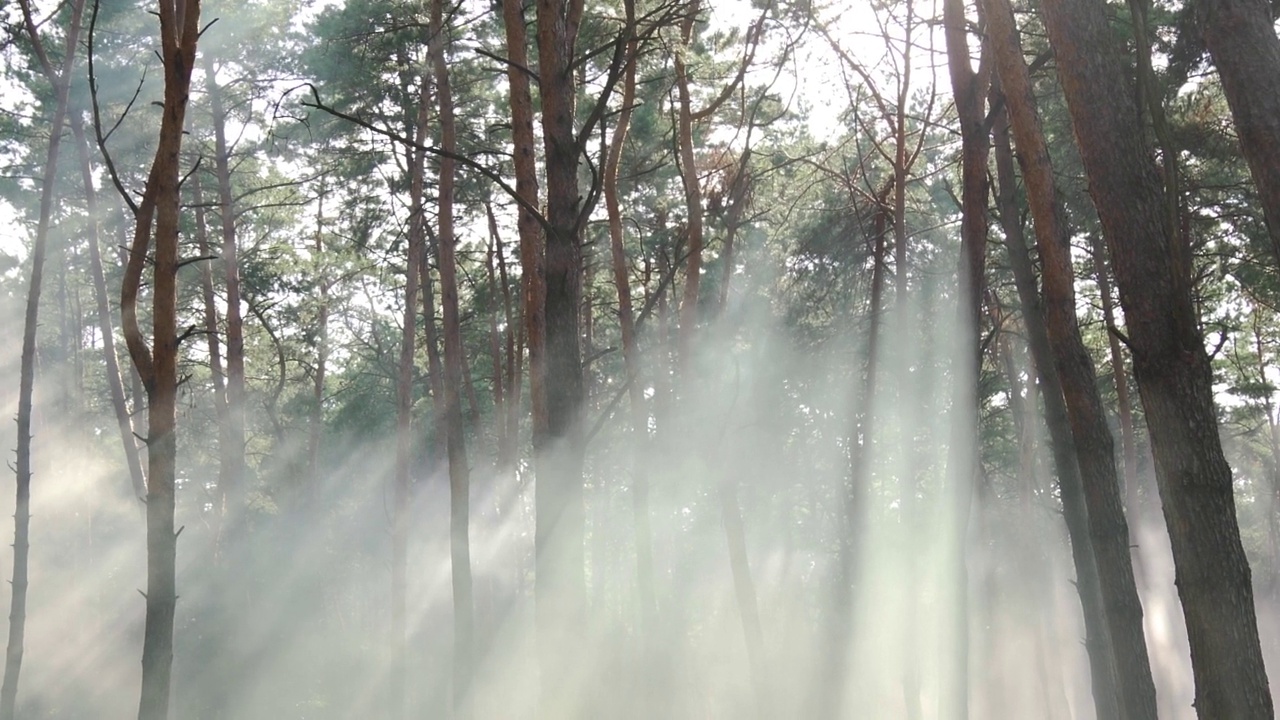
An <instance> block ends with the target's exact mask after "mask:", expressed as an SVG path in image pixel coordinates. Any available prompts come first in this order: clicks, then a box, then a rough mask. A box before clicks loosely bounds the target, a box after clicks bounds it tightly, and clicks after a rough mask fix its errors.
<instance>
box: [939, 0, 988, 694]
mask: <svg viewBox="0 0 1280 720" xmlns="http://www.w3.org/2000/svg"><path fill="white" fill-rule="evenodd" d="M942 12H943V26H944V30H945V37H946V44H947V67H948V70H949V73H950V75H951V88H952V93H953V95H954V97H955V105H956V117H957V120H958V121H959V123H960V143H961V161H960V173H961V195H960V206H961V211H962V218H961V221H960V272H959V280H960V283H959V286H960V303H961V306H960V321H961V324H960V327H961V330H960V332H961V334H962V337H964V342H963V344H962V345H960V346H958V347H959V354H958V356H957V357H958V360H959V362H958V364H957V365H956V367H957V369H958V370H963V371H964V372H966V373H968V376H967V377H966V376H965V375H961V374H959V372H958V373H957V378H956V392H955V401H954V403H953V406H952V410H951V412H952V414H953V419H952V423H953V425H952V427H953V430H952V433H951V434H952V438H951V447H950V449H949V451H948V457H947V482H948V483H949V485H950V489H949V490H948V491H947V492H946V493H944V495H943V500H942V502H944V503H945V504H946V506H947V507H946V508H944V510H943V513H944V517H945V518H948V520H947V523H948V524H949V525H950V527H948V528H946V530H945V532H946V533H947V544H948V547H949V552H950V556H949V557H944V558H943V561H942V562H943V566H944V572H945V573H947V574H948V575H949V576H950V577H948V578H947V581H946V583H945V585H944V587H945V588H947V590H944V591H943V592H944V593H946V592H948V591H949V592H950V593H952V594H953V596H952V597H951V598H950V600H951V608H950V610H949V612H950V614H951V617H950V618H949V623H948V624H949V625H950V628H949V632H950V633H952V634H953V637H952V638H951V643H952V644H951V648H950V653H951V657H949V658H948V659H947V660H946V661H945V665H944V670H943V673H942V675H943V681H942V690H941V693H942V698H941V703H942V707H943V712H945V713H947V714H948V716H950V717H955V718H967V717H968V716H969V592H968V585H969V571H968V564H967V562H968V561H967V555H968V536H969V517H970V508H971V506H972V504H973V502H974V498H975V496H976V493H975V484H976V482H977V479H978V477H979V476H980V474H981V469H980V459H979V457H978V447H979V439H978V421H979V418H978V395H977V390H978V378H979V375H980V370H981V363H982V359H981V350H980V347H979V338H978V334H979V333H978V329H979V328H980V327H981V318H982V305H983V303H982V298H983V288H984V286H985V278H984V272H985V267H986V250H987V196H988V194H989V193H988V181H987V157H988V154H989V149H990V146H991V143H990V137H989V133H990V129H989V128H988V127H987V126H986V122H985V121H986V118H985V107H986V102H985V101H986V96H987V89H988V87H989V83H990V67H989V66H990V52H989V51H988V49H987V45H988V44H987V43H986V42H985V41H984V42H983V43H982V53H981V55H982V57H981V59H980V60H979V64H980V65H979V68H978V70H977V71H976V72H975V71H974V69H973V66H972V61H971V59H970V57H969V32H968V21H967V19H966V18H965V5H964V2H963V0H943V6H942ZM979 17H981V13H979ZM966 356H967V357H966Z"/></svg>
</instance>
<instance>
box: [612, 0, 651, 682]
mask: <svg viewBox="0 0 1280 720" xmlns="http://www.w3.org/2000/svg"><path fill="white" fill-rule="evenodd" d="M624 6H625V11H626V18H627V24H628V25H631V24H633V23H634V22H635V13H636V9H635V1H634V0H626V2H624ZM638 49H639V43H638V42H637V41H636V39H635V37H634V35H633V36H632V37H630V38H628V41H627V67H626V69H625V71H624V75H623V80H622V110H621V112H620V113H619V114H618V123H617V125H616V126H615V127H614V129H613V137H612V139H611V140H610V145H609V155H608V157H607V158H606V160H605V167H604V204H605V210H606V214H607V216H608V219H609V252H610V259H611V261H612V267H613V284H614V288H615V290H616V291H617V294H618V325H619V329H620V331H621V333H622V362H623V368H624V369H625V371H626V375H627V392H628V398H627V400H628V403H629V404H630V406H631V433H632V436H633V438H632V443H633V449H634V452H635V456H634V458H633V459H632V473H631V516H632V524H633V526H634V532H635V546H636V589H637V591H638V593H639V596H640V598H639V599H640V622H641V630H642V633H643V639H642V643H645V644H646V647H648V645H647V643H649V642H651V641H652V640H653V637H654V633H655V632H656V631H657V627H656V622H657V611H658V603H657V593H656V591H655V590H654V584H653V530H652V525H651V524H650V520H649V473H648V466H647V465H646V463H645V458H646V452H647V449H648V445H649V443H648V442H647V440H648V437H649V412H648V410H646V408H645V401H644V388H643V385H642V384H641V382H640V346H639V343H638V342H637V340H636V322H635V311H634V309H633V308H632V303H631V273H630V269H629V267H628V265H627V252H626V242H625V241H626V238H625V235H624V232H623V225H622V208H621V205H620V203H619V201H618V168H619V166H620V165H621V163H622V151H623V148H624V147H625V145H626V140H627V132H628V131H629V130H630V127H631V115H632V111H633V110H634V106H635V102H636V54H637V51H638ZM645 657H648V655H647V653H646V654H645Z"/></svg>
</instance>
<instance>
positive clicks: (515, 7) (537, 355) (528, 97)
mask: <svg viewBox="0 0 1280 720" xmlns="http://www.w3.org/2000/svg"><path fill="white" fill-rule="evenodd" d="M541 12H542V11H541V6H539V17H541ZM502 25H503V29H504V30H505V32H506V39H507V59H508V63H507V83H508V87H509V92H510V96H511V134H512V141H513V144H514V146H515V148H514V153H513V156H514V157H513V159H514V165H515V173H516V194H517V195H519V196H520V197H521V199H523V200H524V201H525V203H527V204H528V207H540V204H539V202H538V168H537V165H536V160H537V157H536V152H537V151H536V149H535V140H534V134H533V97H532V94H531V93H530V92H529V76H528V75H527V74H526V73H525V69H526V68H528V67H529V51H528V47H529V40H528V31H527V29H526V28H525V18H524V3H523V2H522V0H502ZM516 230H517V232H518V233H519V235H520V268H521V283H522V285H523V288H524V293H523V297H522V315H523V317H524V323H523V328H522V329H523V331H524V333H525V335H526V342H525V345H526V347H527V348H528V353H529V398H530V404H531V406H532V408H533V412H532V414H533V421H534V424H535V426H536V425H538V424H542V423H545V422H546V402H547V400H546V390H545V387H544V385H545V383H544V381H543V378H544V375H545V373H546V369H545V361H544V360H543V356H544V354H545V348H546V315H545V313H546V308H545V307H544V305H545V300H544V298H545V295H546V282H545V277H544V276H545V269H544V266H543V264H544V263H545V262H546V258H545V255H546V248H545V238H544V237H543V233H542V227H541V226H540V225H539V223H538V218H537V217H536V216H535V215H534V214H533V213H532V212H530V211H529V210H528V209H526V207H525V206H523V205H522V206H521V207H520V208H519V210H518V214H517V216H516ZM517 377H519V376H518V375H517ZM519 395H520V394H519V393H518V392H517V393H516V397H519Z"/></svg>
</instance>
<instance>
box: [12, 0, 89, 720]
mask: <svg viewBox="0 0 1280 720" xmlns="http://www.w3.org/2000/svg"><path fill="white" fill-rule="evenodd" d="M20 5H21V7H22V17H23V24H24V26H25V29H26V33H27V38H28V39H29V40H30V41H31V45H32V48H33V49H34V50H35V52H36V56H37V57H38V58H39V60H40V66H41V70H43V72H44V75H45V78H46V79H47V80H48V81H49V83H50V84H51V85H52V86H53V90H54V97H55V100H54V108H53V120H52V122H51V124H50V127H49V148H48V150H47V151H46V155H45V160H44V168H43V170H42V174H41V178H42V182H41V188H40V219H39V221H38V224H37V225H36V236H35V241H34V243H33V244H32V247H31V284H30V285H29V286H28V288H27V308H26V315H25V317H24V319H23V326H22V357H21V361H20V365H19V372H18V374H19V377H18V448H17V457H16V464H15V466H14V470H15V473H16V475H17V495H16V498H17V500H16V504H15V506H14V511H13V525H14V529H13V578H12V580H11V581H10V590H11V593H12V595H11V600H10V602H9V640H8V644H7V645H6V647H5V662H4V681H3V683H0V720H12V718H13V717H14V712H15V707H16V704H17V700H18V675H19V674H20V673H21V671H22V653H23V643H24V641H25V640H24V638H25V635H26V625H27V557H28V554H29V548H30V533H31V472H32V470H31V464H32V463H31V439H32V429H31V415H32V395H34V393H35V377H36V329H37V327H38V324H39V319H40V290H41V281H42V278H43V275H44V258H45V251H46V246H47V245H48V240H49V226H50V223H51V219H52V216H53V202H54V198H55V194H56V193H57V187H58V182H57V174H58V150H59V147H60V146H61V144H62V128H63V124H64V122H65V121H66V117H67V96H68V93H69V90H70V87H71V67H72V64H73V63H74V62H75V55H76V50H77V47H78V46H77V44H76V43H77V39H78V38H79V36H80V19H81V17H82V15H83V12H84V0H76V1H75V3H74V5H72V12H71V24H70V25H69V26H68V27H67V31H66V32H67V36H66V46H65V47H64V48H63V60H62V67H61V68H55V67H54V65H53V64H52V62H51V61H50V59H49V57H48V55H47V54H46V52H45V49H44V43H43V41H42V40H41V39H40V32H39V30H38V29H37V28H36V24H35V19H34V18H33V17H32V11H31V5H30V0H21V2H20Z"/></svg>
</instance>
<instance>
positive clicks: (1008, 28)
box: [987, 0, 1156, 720]
mask: <svg viewBox="0 0 1280 720" xmlns="http://www.w3.org/2000/svg"><path fill="white" fill-rule="evenodd" d="M987 4H988V7H990V8H991V12H989V13H988V14H987V18H988V19H987V22H988V25H989V27H990V28H991V37H992V44H993V46H995V47H997V48H998V50H997V53H996V55H997V65H998V71H999V73H1000V81H1001V84H1002V86H1003V89H1004V93H1005V100H1006V103H1007V105H1006V110H1007V112H1008V117H1009V119H1010V120H1011V125H1012V129H1013V133H1014V136H1015V137H1016V139H1017V142H1018V149H1019V151H1020V152H1019V157H1020V159H1021V160H1022V169H1023V179H1024V181H1025V183H1026V186H1027V198H1028V202H1029V204H1030V207H1031V214H1032V218H1033V219H1034V221H1035V228H1036V240H1037V245H1038V247H1039V249H1040V259H1041V262H1042V264H1043V279H1044V303H1045V306H1044V309H1045V315H1044V319H1045V323H1046V325H1047V330H1048V334H1049V341H1050V345H1051V349H1052V351H1053V358H1054V363H1055V364H1056V365H1057V369H1058V375H1059V377H1060V378H1061V384H1062V392H1063V397H1064V399H1065V401H1066V404H1067V413H1068V416H1069V418H1070V420H1071V430H1072V435H1073V437H1074V438H1075V447H1076V457H1077V461H1078V464H1079V467H1080V478H1081V481H1082V482H1083V487H1084V496H1085V504H1086V506H1087V507H1088V518H1089V533H1090V538H1091V540H1092V545H1093V552H1094V555H1095V557H1096V559H1097V568H1098V575H1099V579H1100V581H1101V590H1102V598H1103V602H1104V605H1105V608H1104V616H1105V618H1106V621H1107V628H1108V631H1109V635H1110V639H1111V651H1112V653H1113V654H1114V658H1115V669H1116V683H1117V684H1116V687H1117V689H1118V690H1119V692H1120V701H1121V702H1122V704H1123V707H1124V713H1125V716H1126V717H1128V718H1130V719H1131V720H1142V719H1150V720H1154V718H1155V717H1156V691H1155V683H1154V682H1153V681H1152V678H1151V663H1150V660H1149V659H1148V658H1147V645H1146V639H1145V637H1144V636H1143V628H1142V603H1141V601H1140V600H1139V598H1138V589H1137V583H1136V582H1135V580H1134V573H1133V562H1132V559H1131V557H1130V554H1129V527H1128V524H1127V523H1126V521H1125V517H1124V500H1123V497H1122V495H1121V491H1120V479H1119V476H1118V474H1117V472H1116V463H1115V443H1114V440H1113V439H1112V437H1111V431H1110V430H1109V429H1108V427H1107V419H1106V414H1105V412H1104V410H1103V405H1102V396H1101V395H1100V394H1099V392H1098V383H1097V376H1096V375H1095V373H1094V367H1093V360H1092V358H1090V357H1089V351H1088V350H1087V349H1086V348H1085V345H1084V341H1083V339H1082V338H1081V335H1080V326H1079V323H1078V321H1077V319H1076V295H1075V274H1074V270H1073V268H1072V264H1071V234H1070V230H1069V228H1068V227H1067V224H1066V221H1065V213H1064V212H1063V210H1062V207H1061V205H1060V204H1059V203H1058V200H1057V192H1056V187H1055V183H1054V178H1053V166H1052V164H1051V162H1050V159H1049V148H1048V143H1047V142H1046V141H1045V137H1044V133H1043V131H1042V130H1041V127H1040V119H1039V115H1038V113H1037V111H1036V106H1035V96H1034V94H1033V93H1032V89H1031V81H1030V76H1029V73H1028V71H1027V67H1026V63H1025V61H1024V60H1023V55H1022V49H1021V43H1020V42H1019V40H1018V35H1017V27H1016V25H1015V23H1014V17H1013V8H1012V6H1011V5H1010V3H1009V2H1008V0H987Z"/></svg>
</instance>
